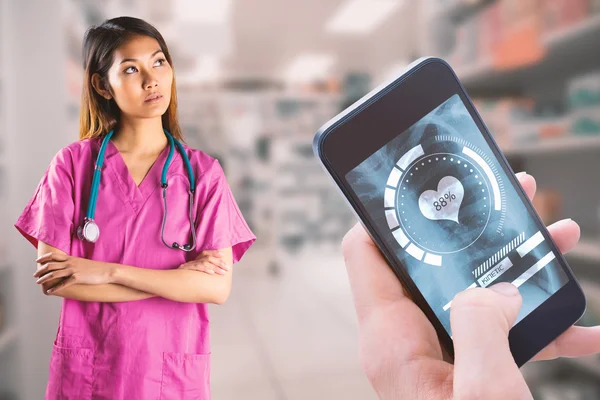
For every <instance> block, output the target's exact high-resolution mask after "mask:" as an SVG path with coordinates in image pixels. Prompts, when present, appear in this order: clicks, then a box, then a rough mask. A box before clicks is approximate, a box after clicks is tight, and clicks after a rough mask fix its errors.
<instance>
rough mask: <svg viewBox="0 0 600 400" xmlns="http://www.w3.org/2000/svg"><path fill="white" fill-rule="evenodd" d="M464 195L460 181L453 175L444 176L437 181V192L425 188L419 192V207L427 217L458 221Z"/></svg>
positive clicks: (435, 219)
mask: <svg viewBox="0 0 600 400" xmlns="http://www.w3.org/2000/svg"><path fill="white" fill-rule="evenodd" d="M464 195H465V189H464V187H463V185H462V183H460V181H459V180H458V179H456V178H455V177H453V176H445V177H443V178H442V179H441V180H440V182H439V183H438V187H437V192H436V191H435V190H426V191H424V192H423V193H421V196H419V209H420V210H421V213H422V214H423V216H424V217H425V218H427V219H431V220H434V221H437V220H440V219H447V220H450V221H454V222H456V223H458V212H459V211H460V205H461V203H462V201H463V197H464Z"/></svg>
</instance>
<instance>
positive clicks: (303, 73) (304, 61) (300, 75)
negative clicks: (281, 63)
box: [284, 54, 335, 82]
mask: <svg viewBox="0 0 600 400" xmlns="http://www.w3.org/2000/svg"><path fill="white" fill-rule="evenodd" d="M334 62H335V59H334V57H333V56H332V55H330V54H304V55H300V56H298V57H296V58H295V59H294V60H293V61H292V62H291V63H290V65H289V66H288V67H287V68H286V70H285V72H284V78H285V79H286V80H287V81H291V82H310V81H314V80H319V79H324V78H326V77H327V74H328V73H329V69H330V68H331V67H332V66H333V64H334Z"/></svg>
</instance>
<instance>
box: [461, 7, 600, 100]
mask: <svg viewBox="0 0 600 400" xmlns="http://www.w3.org/2000/svg"><path fill="white" fill-rule="evenodd" d="M541 41H542V44H543V45H544V46H545V48H546V51H547V54H546V56H545V57H544V58H543V59H542V60H541V61H540V62H538V63H536V64H533V65H529V66H525V67H521V68H515V69H510V70H498V69H495V68H494V65H493V63H492V62H491V60H482V61H479V62H475V63H474V64H472V65H469V66H464V67H457V68H456V73H457V75H458V77H459V78H460V80H461V81H462V83H463V85H464V86H465V88H466V89H467V91H469V92H470V93H477V94H479V95H484V96H485V95H498V94H505V93H520V92H522V90H523V87H525V86H527V85H528V84H533V83H538V84H542V83H543V82H547V81H548V80H552V79H554V80H557V79H566V78H568V77H570V76H573V75H576V74H578V73H583V72H586V71H588V70H590V69H593V68H598V67H600V52H599V51H598V46H600V14H599V15H593V16H590V17H588V18H586V19H585V20H583V21H581V22H579V23H577V24H575V25H573V26H571V27H568V28H565V29H563V30H561V31H558V32H552V33H550V34H546V35H545V36H543V37H542V39H541Z"/></svg>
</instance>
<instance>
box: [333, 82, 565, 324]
mask: <svg viewBox="0 0 600 400" xmlns="http://www.w3.org/2000/svg"><path fill="white" fill-rule="evenodd" d="M398 133H399V134H398V136H397V137H395V138H394V139H393V140H391V141H390V142H389V143H387V144H386V145H385V146H383V147H382V148H380V149H379V150H377V151H376V152H375V153H374V154H372V155H371V156H369V157H368V158H367V159H366V160H364V161H363V162H361V164H359V165H358V166H357V167H356V168H354V169H352V170H351V171H350V172H349V173H348V174H347V175H346V177H345V178H346V181H347V182H348V183H349V185H350V187H351V189H352V190H353V192H354V193H355V194H356V197H357V198H358V199H359V201H360V203H361V204H362V206H363V208H364V209H365V210H366V212H367V213H368V215H369V217H370V219H371V221H372V222H373V224H374V226H375V227H376V229H377V230H378V233H379V236H380V237H382V238H383V240H385V241H386V244H387V245H388V248H389V249H392V250H393V252H394V254H395V256H396V257H397V258H398V260H399V261H400V264H401V265H402V266H403V268H405V269H406V272H407V273H408V275H410V277H411V278H412V280H413V281H414V282H415V284H416V285H417V287H418V288H419V290H420V291H421V293H422V294H423V296H424V297H425V299H426V300H427V302H428V303H429V305H430V307H431V308H432V309H433V311H434V312H435V314H436V315H437V317H438V318H439V320H440V321H441V323H442V324H443V326H444V328H445V329H446V331H447V332H448V334H449V335H450V336H452V332H451V330H450V309H451V301H452V299H453V298H454V296H455V295H456V294H457V293H459V292H460V291H463V290H465V289H467V288H471V287H476V286H480V287H486V286H489V285H493V284H496V283H498V282H512V283H513V284H515V285H516V286H517V287H518V288H519V290H520V292H521V295H522V296H523V306H522V308H521V311H520V313H519V316H518V318H517V322H516V323H518V322H519V321H521V320H522V319H523V318H524V317H525V316H527V315H528V314H529V313H530V312H531V311H533V310H534V309H536V308H537V307H538V306H539V305H541V304H542V303H543V302H544V301H546V300H547V299H548V298H550V296H552V295H553V294H554V293H555V292H557V291H558V290H559V289H560V288H561V287H562V286H563V285H564V284H565V283H567V282H568V279H569V278H568V276H567V274H566V273H565V272H564V270H563V267H562V266H561V263H560V262H559V260H558V259H557V256H558V255H557V254H555V253H554V251H553V248H554V246H552V245H551V244H550V243H548V241H546V240H545V238H544V235H543V234H542V233H541V232H540V227H539V226H538V224H537V223H536V219H535V218H534V216H532V215H531V214H530V212H529V211H528V209H527V207H526V206H525V204H524V203H523V201H522V200H521V197H520V196H519V194H518V192H517V188H515V187H513V185H512V184H511V182H510V181H509V180H508V177H507V175H506V172H505V170H504V169H503V168H502V167H501V165H500V163H499V161H498V160H497V158H496V156H495V155H494V152H493V151H492V148H491V147H490V145H489V144H488V142H487V140H486V138H485V137H484V136H483V134H482V132H481V131H480V130H479V128H478V126H477V124H476V123H475V121H474V120H473V118H472V117H471V115H470V113H469V111H468V109H467V108H466V107H465V105H464V103H463V101H462V99H461V97H460V96H459V95H458V94H456V95H453V96H452V97H450V98H449V99H447V100H446V101H445V102H443V103H442V104H441V105H439V106H438V107H437V108H435V109H434V110H433V111H431V112H430V113H429V114H427V115H426V116H424V117H423V118H422V119H421V120H419V121H418V122H417V123H415V124H414V125H413V126H411V127H410V128H409V129H407V130H406V131H405V132H398Z"/></svg>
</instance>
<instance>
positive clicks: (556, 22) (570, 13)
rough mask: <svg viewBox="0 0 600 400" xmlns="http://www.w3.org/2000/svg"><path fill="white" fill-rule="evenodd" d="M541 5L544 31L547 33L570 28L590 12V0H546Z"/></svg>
mask: <svg viewBox="0 0 600 400" xmlns="http://www.w3.org/2000/svg"><path fill="white" fill-rule="evenodd" d="M540 6H541V23H542V31H543V32H544V33H545V34H547V33H553V32H555V31H560V30H563V29H565V28H568V27H569V26H571V25H574V24H576V23H578V22H580V21H582V20H583V19H584V18H586V17H587V16H588V15H589V13H590V4H589V0H544V1H541V2H540Z"/></svg>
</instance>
